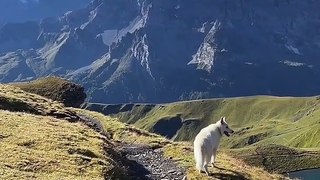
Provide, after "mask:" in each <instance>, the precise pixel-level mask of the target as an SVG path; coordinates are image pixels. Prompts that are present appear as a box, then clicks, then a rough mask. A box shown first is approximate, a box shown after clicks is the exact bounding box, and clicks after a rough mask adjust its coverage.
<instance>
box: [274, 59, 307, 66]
mask: <svg viewBox="0 0 320 180" xmlns="http://www.w3.org/2000/svg"><path fill="white" fill-rule="evenodd" d="M280 63H283V64H285V65H288V66H293V67H299V66H305V65H306V64H305V63H300V62H294V61H288V60H286V61H280Z"/></svg>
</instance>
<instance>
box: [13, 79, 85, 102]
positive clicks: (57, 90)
mask: <svg viewBox="0 0 320 180" xmlns="http://www.w3.org/2000/svg"><path fill="white" fill-rule="evenodd" d="M11 85H12V86H16V87H19V88H21V89H22V90H24V91H26V92H30V93H34V94H38V95H41V96H44V97H46V98H49V99H52V100H55V101H59V102H62V103H63V104H64V105H66V106H72V107H79V106H80V105H81V104H82V103H83V102H84V100H85V99H86V94H85V92H84V88H83V87H82V86H81V85H79V84H74V83H72V82H70V81H68V80H66V79H62V78H59V77H53V76H52V77H44V78H40V79H37V80H34V81H30V82H20V83H12V84H11Z"/></svg>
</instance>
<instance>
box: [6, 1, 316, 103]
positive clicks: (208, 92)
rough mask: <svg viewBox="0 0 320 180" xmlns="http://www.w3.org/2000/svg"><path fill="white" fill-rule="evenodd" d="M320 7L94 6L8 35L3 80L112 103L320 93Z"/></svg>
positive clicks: (12, 28) (11, 27)
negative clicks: (49, 79)
mask: <svg viewBox="0 0 320 180" xmlns="http://www.w3.org/2000/svg"><path fill="white" fill-rule="evenodd" d="M319 8H320V4H319V3H318V2H317V1H314V0H310V1H301V0H288V1H281V0H272V1H271V0H261V1H255V0H246V1H243V0H215V1H212V0H202V1H201V2H200V1H197V0H184V1H182V0H161V1H159V0H124V1H116V0H92V1H91V2H90V3H89V4H88V5H87V6H86V7H85V8H82V9H79V10H75V11H72V12H66V13H65V14H63V15H61V16H59V17H52V18H45V19H43V20H41V21H33V22H25V23H17V24H7V25H5V26H3V27H2V28H0V81H2V82H11V81H22V80H30V79H33V78H37V77H42V76H47V75H59V76H63V77H66V78H68V79H71V80H73V81H76V82H77V83H81V84H82V85H83V86H84V87H85V88H87V94H88V97H89V100H90V101H92V102H103V103H122V102H157V103H162V102H172V101H178V100H188V99H199V98H208V97H233V96H244V95H257V94H267V95H294V96H309V95H316V94H319V93H320V87H319V83H320V78H318V77H319V76H320V74H319V62H318V61H317V59H319V57H320V53H319V50H318V49H319V38H320V37H319V33H318V31H317V30H318V29H319V20H318V17H319V16H320V14H319V11H318V9H319ZM306 79H312V81H308V80H306Z"/></svg>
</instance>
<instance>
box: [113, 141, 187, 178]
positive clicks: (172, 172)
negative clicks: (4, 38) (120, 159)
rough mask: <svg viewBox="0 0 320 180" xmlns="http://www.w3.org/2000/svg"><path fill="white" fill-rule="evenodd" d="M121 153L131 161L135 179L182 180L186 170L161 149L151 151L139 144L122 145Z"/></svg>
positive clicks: (130, 165) (131, 169)
mask: <svg viewBox="0 0 320 180" xmlns="http://www.w3.org/2000/svg"><path fill="white" fill-rule="evenodd" d="M119 146H122V147H121V149H120V151H121V153H122V154H123V155H124V156H125V157H126V158H127V159H128V160H129V171H130V173H132V174H131V175H132V176H134V177H136V178H135V179H162V180H165V179H168V180H169V179H170V180H175V179H176V180H178V179H179V180H181V179H184V177H185V170H184V169H182V168H180V167H178V166H177V165H176V163H175V162H174V161H173V160H171V159H167V158H165V157H164V155H163V151H162V149H161V148H158V149H151V148H149V147H147V146H144V145H138V144H120V145H119Z"/></svg>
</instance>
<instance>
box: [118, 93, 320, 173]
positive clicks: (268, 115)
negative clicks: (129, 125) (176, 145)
mask: <svg viewBox="0 0 320 180" xmlns="http://www.w3.org/2000/svg"><path fill="white" fill-rule="evenodd" d="M141 109H143V108H142V107H141V106H139V109H138V108H133V109H132V110H131V111H127V112H120V113H118V114H115V115H113V116H114V117H119V118H120V119H121V121H123V122H134V123H133V125H135V126H136V127H138V128H142V129H145V130H147V131H150V132H154V133H157V131H155V130H156V129H155V128H154V127H155V126H156V125H157V124H158V123H161V122H162V120H163V119H166V120H168V119H169V120H170V119H173V118H174V117H175V118H176V117H180V118H181V119H182V121H183V123H182V125H181V127H180V128H179V129H178V130H177V131H176V135H175V136H174V138H173V140H175V141H189V142H190V141H191V142H192V141H193V139H194V137H195V136H196V134H197V133H198V132H199V131H200V129H201V128H203V127H205V126H207V125H209V124H210V123H215V122H216V121H217V120H218V119H219V118H220V117H221V116H226V118H227V122H228V124H229V125H230V127H231V128H233V129H234V130H235V131H236V132H235V133H234V134H233V135H232V136H231V137H224V138H222V142H221V147H222V148H223V149H231V153H232V154H233V153H234V152H241V153H242V154H243V155H241V156H238V157H239V158H241V159H243V160H245V161H246V162H247V163H249V164H252V165H255V166H261V167H263V168H265V169H267V170H269V171H276V172H288V171H295V170H300V169H307V168H318V167H320V98H319V97H300V98H295V97H272V96H253V97H240V98H227V99H207V100H196V101H184V102H177V103H169V104H160V105H155V106H154V107H153V108H152V109H151V110H150V111H142V110H141ZM137 117H139V118H137ZM132 119H135V121H129V120H132ZM167 128H172V126H168V127H167ZM272 144H275V145H279V146H284V147H287V148H289V149H290V148H298V149H303V150H305V151H308V153H301V154H299V155H294V156H291V154H290V153H288V151H287V149H285V148H284V149H282V150H283V152H281V151H277V153H278V154H277V153H273V154H271V155H270V156H266V157H263V158H262V156H257V155H256V154H255V151H254V150H255V149H257V148H258V149H261V148H262V149H263V148H265V149H269V148H268V147H269V146H270V145H272ZM310 151H312V152H310ZM229 152H230V151H229ZM266 152H268V151H266ZM282 153H287V155H286V156H285V155H283V154H282Z"/></svg>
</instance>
